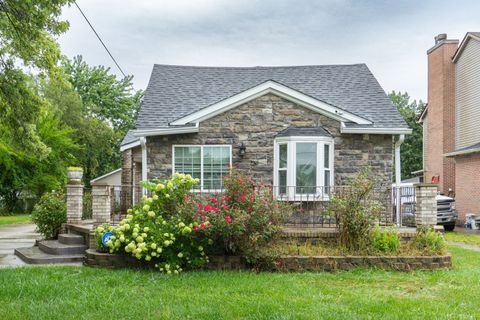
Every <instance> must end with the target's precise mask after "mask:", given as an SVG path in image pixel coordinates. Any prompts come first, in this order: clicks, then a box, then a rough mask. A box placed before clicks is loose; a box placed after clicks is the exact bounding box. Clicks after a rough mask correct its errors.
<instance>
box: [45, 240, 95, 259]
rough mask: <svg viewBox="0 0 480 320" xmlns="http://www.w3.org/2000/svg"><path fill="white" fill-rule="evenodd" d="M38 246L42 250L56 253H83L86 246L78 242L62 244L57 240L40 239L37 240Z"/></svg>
mask: <svg viewBox="0 0 480 320" xmlns="http://www.w3.org/2000/svg"><path fill="white" fill-rule="evenodd" d="M38 248H39V249H40V250H42V251H43V252H46V253H49V254H57V255H77V254H81V255H84V254H85V250H87V246H85V245H80V244H64V243H60V242H58V240H42V241H39V242H38Z"/></svg>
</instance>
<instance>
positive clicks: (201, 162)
mask: <svg viewBox="0 0 480 320" xmlns="http://www.w3.org/2000/svg"><path fill="white" fill-rule="evenodd" d="M175 147H196V148H198V147H199V148H200V189H193V190H192V191H193V192H212V193H215V192H222V191H223V190H221V189H204V188H203V148H204V147H228V149H229V154H230V163H229V165H230V167H232V145H230V144H174V145H172V177H173V175H174V174H175Z"/></svg>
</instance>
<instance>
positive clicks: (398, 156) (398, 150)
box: [395, 134, 405, 227]
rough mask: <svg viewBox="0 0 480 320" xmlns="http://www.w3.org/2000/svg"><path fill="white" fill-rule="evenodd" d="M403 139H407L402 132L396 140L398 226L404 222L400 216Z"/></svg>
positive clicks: (396, 211)
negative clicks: (401, 148)
mask: <svg viewBox="0 0 480 320" xmlns="http://www.w3.org/2000/svg"><path fill="white" fill-rule="evenodd" d="M403 141H405V135H404V134H401V135H399V136H398V140H397V141H396V142H395V193H396V195H395V196H396V200H397V201H396V210H395V213H396V219H397V226H398V227H401V226H402V222H401V221H400V220H401V217H400V206H401V203H400V184H401V183H402V167H401V165H402V164H401V161H400V146H401V145H402V143H403Z"/></svg>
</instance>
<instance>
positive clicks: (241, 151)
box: [238, 142, 247, 158]
mask: <svg viewBox="0 0 480 320" xmlns="http://www.w3.org/2000/svg"><path fill="white" fill-rule="evenodd" d="M246 150H247V147H245V144H244V143H243V142H242V143H241V144H239V145H238V155H239V156H240V157H242V158H243V157H244V156H245V153H246Z"/></svg>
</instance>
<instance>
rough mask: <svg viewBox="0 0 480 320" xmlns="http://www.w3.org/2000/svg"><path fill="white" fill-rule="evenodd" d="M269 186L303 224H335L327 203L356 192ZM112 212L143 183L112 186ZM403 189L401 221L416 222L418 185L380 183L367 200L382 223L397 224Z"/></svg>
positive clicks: (137, 195) (122, 208)
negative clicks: (376, 208)
mask: <svg viewBox="0 0 480 320" xmlns="http://www.w3.org/2000/svg"><path fill="white" fill-rule="evenodd" d="M264 187H265V188H269V189H270V191H271V192H270V193H271V195H272V197H275V199H277V200H279V201H286V202H289V203H291V204H292V208H293V211H292V214H291V217H290V218H289V221H288V224H289V225H291V226H302V227H325V228H333V227H335V226H336V221H335V216H334V214H330V213H329V212H328V211H329V210H328V206H329V203H330V199H331V197H332V195H333V194H346V195H349V194H353V193H354V191H355V189H354V187H352V186H328V187H324V186H312V187H297V186H264ZM109 190H110V191H109V193H110V215H111V219H112V222H114V223H115V222H117V221H119V220H120V219H121V218H122V216H123V215H125V214H126V211H127V209H128V208H130V207H131V206H132V205H133V204H135V203H137V202H138V201H140V199H141V198H142V196H143V190H142V187H141V186H132V185H117V186H109ZM224 191H225V190H223V189H216V190H192V196H194V197H196V198H204V197H205V198H206V197H211V196H219V195H221V194H223V193H224ZM397 191H398V192H400V203H401V206H400V215H399V216H400V225H410V224H414V223H415V219H414V216H413V215H414V211H415V188H413V187H401V188H398V189H397V188H392V187H391V186H381V187H377V188H375V189H373V190H372V192H371V194H370V196H369V198H368V200H364V201H370V202H373V201H375V202H377V203H379V204H381V206H382V210H381V212H380V214H378V216H377V217H376V219H377V223H379V224H380V225H394V224H397V213H396V198H397V197H396V192H397Z"/></svg>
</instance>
